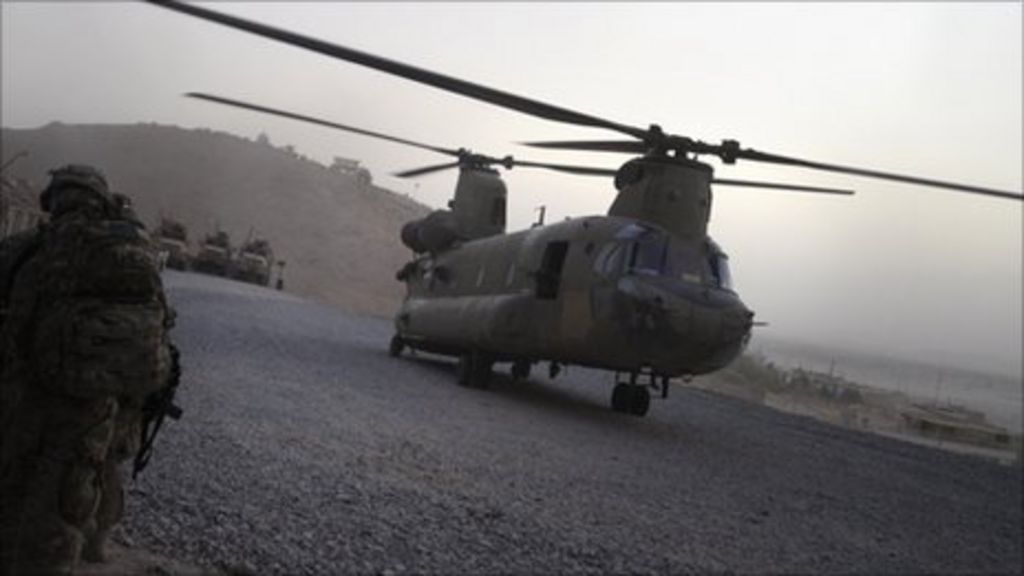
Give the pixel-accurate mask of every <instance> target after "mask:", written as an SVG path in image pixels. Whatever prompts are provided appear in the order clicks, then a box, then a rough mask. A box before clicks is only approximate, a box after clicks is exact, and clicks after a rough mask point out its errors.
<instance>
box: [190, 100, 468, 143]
mask: <svg viewBox="0 0 1024 576" xmlns="http://www.w3.org/2000/svg"><path fill="white" fill-rule="evenodd" d="M185 96H188V97H189V98H198V99H199V100H207V101H210V102H216V103H218V104H225V105H227V106H235V107H237V108H245V109H247V110H254V111H256V112H263V113H264V114H272V115H274V116H282V117H284V118H291V119H292V120H299V121H301V122H309V123H311V124H318V125H320V126H326V127H328V128H337V129H338V130H345V131H346V132H354V133H356V134H362V135H363V136H371V137H373V138H380V139H381V140H387V141H389V142H397V143H399V144H405V145H407V146H414V147H416V148H422V149H424V150H430V151H432V152H437V153H439V154H447V155H448V156H458V155H459V151H458V150H449V149H448V148H440V147H438V146H431V145H429V144H421V143H419V142H413V141H412V140H406V139H405V138H398V137H396V136H388V135H387V134H381V133H380V132H373V131H370V130H363V129H362V128H356V127H354V126H346V125H345V124H338V123H337V122H331V121H329V120H322V119H320V118H314V117H312V116H304V115H302V114H295V113H293V112H286V111H284V110H278V109H276V108H269V107H267V106H260V105H259V104H250V103H249V102H242V101H241V100H232V99H230V98H224V97H223V96H213V95H211V94H203V93H202V92H189V93H188V94H185Z"/></svg>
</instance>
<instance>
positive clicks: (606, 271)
mask: <svg viewBox="0 0 1024 576" xmlns="http://www.w3.org/2000/svg"><path fill="white" fill-rule="evenodd" d="M615 238H616V242H613V243H610V244H606V245H604V246H603V247H602V248H601V250H600V251H599V252H598V254H597V257H596V258H595V259H594V271H595V272H597V273H599V274H601V275H602V276H605V277H613V276H616V275H617V274H618V273H619V272H620V271H622V270H623V265H625V272H626V273H627V274H638V275H644V276H662V277H666V278H676V279H679V280H682V281H684V282H688V283H691V284H703V285H711V286H716V287H718V288H723V289H726V290H732V274H731V273H730V270H729V257H728V256H726V255H725V253H724V252H723V251H722V249H721V248H719V247H718V244H716V243H715V242H714V241H713V240H710V239H708V243H707V245H703V244H700V243H695V242H685V241H683V240H680V239H678V238H673V237H672V236H669V235H668V234H665V233H664V232H661V231H660V230H657V229H653V228H648V227H646V226H642V225H638V224H630V225H628V226H624V227H623V228H622V229H621V230H619V232H618V233H617V234H616V235H615ZM623 261H625V262H623Z"/></svg>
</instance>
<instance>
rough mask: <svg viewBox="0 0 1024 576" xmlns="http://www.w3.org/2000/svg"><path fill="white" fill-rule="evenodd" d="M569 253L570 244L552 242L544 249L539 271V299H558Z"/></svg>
mask: <svg viewBox="0 0 1024 576" xmlns="http://www.w3.org/2000/svg"><path fill="white" fill-rule="evenodd" d="M568 251H569V243H568V242H564V241H563V242H550V243H548V245H547V246H546V247H545V248H544V256H543V259H542V260H541V263H540V270H538V271H537V275H536V276H537V298H540V299H541V300H554V299H555V298H557V297H558V288H559V286H561V284H562V266H563V265H564V264H565V254H566V252H568Z"/></svg>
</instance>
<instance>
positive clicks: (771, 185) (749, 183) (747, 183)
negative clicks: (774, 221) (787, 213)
mask: <svg viewBox="0 0 1024 576" xmlns="http://www.w3.org/2000/svg"><path fill="white" fill-rule="evenodd" d="M711 183H712V184H718V185H719V186H740V187H744V188H768V189H771V190H789V191H794V192H819V193H821V194H839V195H842V196H853V193H854V192H853V190H846V189H844V188H821V187H818V186H801V185H798V184H777V183H775V182H759V181H757V180H728V179H724V178H715V179H714V180H712V181H711Z"/></svg>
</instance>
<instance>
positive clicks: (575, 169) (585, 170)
mask: <svg viewBox="0 0 1024 576" xmlns="http://www.w3.org/2000/svg"><path fill="white" fill-rule="evenodd" d="M512 165H513V166H522V167H524V168H546V169H548V170H556V171H558V172H566V173H569V174H579V175H582V176H615V173H616V172H618V170H613V169H611V168H591V167H588V166H570V165H568V164H548V163H546V162H530V161H527V160H513V161H512Z"/></svg>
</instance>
